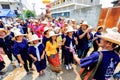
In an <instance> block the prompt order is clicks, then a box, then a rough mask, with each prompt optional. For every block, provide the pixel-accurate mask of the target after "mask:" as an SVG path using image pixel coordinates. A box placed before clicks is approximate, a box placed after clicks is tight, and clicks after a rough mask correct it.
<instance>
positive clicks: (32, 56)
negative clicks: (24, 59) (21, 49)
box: [29, 54, 37, 61]
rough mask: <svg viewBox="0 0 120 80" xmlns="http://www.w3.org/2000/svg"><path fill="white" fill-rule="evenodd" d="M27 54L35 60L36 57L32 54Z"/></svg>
mask: <svg viewBox="0 0 120 80" xmlns="http://www.w3.org/2000/svg"><path fill="white" fill-rule="evenodd" d="M29 56H30V57H31V58H32V59H33V60H34V61H37V58H36V57H34V56H33V55H32V54H29Z"/></svg>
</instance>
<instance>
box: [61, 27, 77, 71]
mask: <svg viewBox="0 0 120 80" xmlns="http://www.w3.org/2000/svg"><path fill="white" fill-rule="evenodd" d="M73 32H74V30H73V28H72V27H70V28H68V30H67V36H66V37H65V38H64V40H63V45H64V46H65V47H64V48H65V53H64V60H65V63H64V64H65V66H66V69H67V70H69V69H72V66H71V64H72V63H73V54H72V53H75V45H77V44H78V42H77V39H76V38H75V37H74V36H73Z"/></svg>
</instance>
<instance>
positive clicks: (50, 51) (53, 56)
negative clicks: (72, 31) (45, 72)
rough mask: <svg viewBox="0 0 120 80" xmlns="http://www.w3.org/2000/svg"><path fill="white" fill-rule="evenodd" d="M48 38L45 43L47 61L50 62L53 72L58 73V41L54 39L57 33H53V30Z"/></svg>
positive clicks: (59, 69)
mask: <svg viewBox="0 0 120 80" xmlns="http://www.w3.org/2000/svg"><path fill="white" fill-rule="evenodd" d="M49 34H50V35H49V36H50V39H49V41H48V42H47V43H46V48H45V51H46V54H47V56H48V62H49V64H50V68H51V69H52V71H53V72H57V73H59V72H60V71H61V67H60V60H59V56H58V52H57V48H58V47H59V46H58V43H57V41H56V36H57V35H58V34H55V33H54V32H53V31H51V32H50V33H49Z"/></svg>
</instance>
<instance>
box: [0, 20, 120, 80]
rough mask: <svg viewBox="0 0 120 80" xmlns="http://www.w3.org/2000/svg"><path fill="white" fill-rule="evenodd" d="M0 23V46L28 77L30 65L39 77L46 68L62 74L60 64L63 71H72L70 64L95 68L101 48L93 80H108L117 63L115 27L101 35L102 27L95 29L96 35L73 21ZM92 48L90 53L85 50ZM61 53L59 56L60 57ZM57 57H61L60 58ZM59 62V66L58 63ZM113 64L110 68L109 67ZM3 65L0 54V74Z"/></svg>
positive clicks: (119, 40)
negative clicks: (48, 67)
mask: <svg viewBox="0 0 120 80" xmlns="http://www.w3.org/2000/svg"><path fill="white" fill-rule="evenodd" d="M1 22H2V20H0V47H1V53H2V49H3V51H4V53H5V54H6V55H7V56H8V58H9V60H10V61H11V64H14V61H13V57H12V56H14V57H15V58H16V60H17V62H18V64H19V66H20V67H21V66H22V65H23V67H24V69H25V71H26V72H27V74H31V73H32V70H33V66H32V65H33V64H34V65H35V67H36V70H37V72H38V73H39V75H40V76H41V75H44V74H45V69H46V67H47V66H48V65H47V64H46V62H47V61H48V63H49V66H50V69H51V70H52V71H53V72H56V73H60V72H61V71H62V68H61V64H64V65H65V69H66V70H71V69H72V64H76V63H78V64H80V67H81V68H83V67H90V66H91V67H92V68H94V66H96V63H97V62H98V58H99V51H98V50H99V48H100V47H102V50H101V52H102V54H103V58H102V61H101V63H100V65H99V67H98V69H97V71H96V73H95V75H94V77H93V79H95V80H109V78H111V77H112V76H113V73H114V70H115V68H116V66H117V64H118V63H119V61H120V58H119V47H118V46H119V44H120V33H119V32H118V30H117V28H112V29H107V32H106V33H104V34H102V32H103V27H102V26H100V27H97V29H96V32H95V33H93V31H94V30H95V29H94V28H93V27H91V26H90V25H89V24H88V23H87V22H86V21H84V20H82V21H81V22H80V24H78V25H77V24H76V20H75V19H71V20H69V21H66V20H65V18H56V19H45V20H42V19H39V20H38V19H25V20H20V19H18V18H16V20H15V21H14V22H11V23H10V24H2V23H1ZM92 47H93V51H92V53H91V54H90V55H89V56H88V51H89V50H90V48H92ZM60 51H61V54H60ZM60 55H61V57H60ZM61 62H63V63H61ZM111 65H113V66H111ZM4 67H5V62H4V60H3V58H2V56H1V54H0V71H2V69H4Z"/></svg>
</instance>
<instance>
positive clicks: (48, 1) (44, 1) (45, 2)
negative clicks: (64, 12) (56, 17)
mask: <svg viewBox="0 0 120 80" xmlns="http://www.w3.org/2000/svg"><path fill="white" fill-rule="evenodd" d="M42 2H43V4H49V3H50V0H42Z"/></svg>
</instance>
